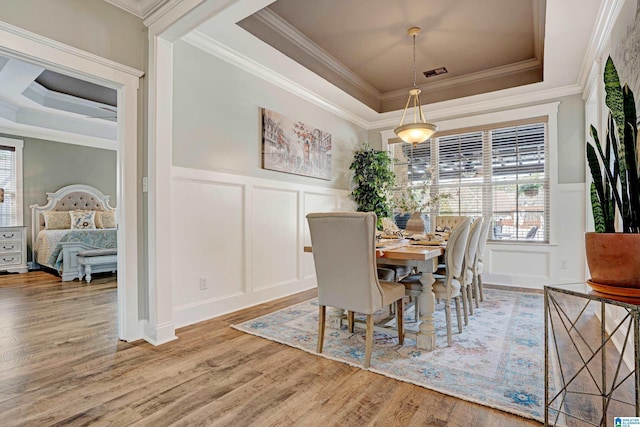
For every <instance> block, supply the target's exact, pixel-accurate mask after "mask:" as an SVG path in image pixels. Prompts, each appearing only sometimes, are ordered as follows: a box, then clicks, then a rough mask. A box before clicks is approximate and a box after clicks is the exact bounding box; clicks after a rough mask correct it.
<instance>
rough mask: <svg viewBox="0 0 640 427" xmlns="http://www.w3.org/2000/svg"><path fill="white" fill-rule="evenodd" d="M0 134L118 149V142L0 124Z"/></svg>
mask: <svg viewBox="0 0 640 427" xmlns="http://www.w3.org/2000/svg"><path fill="white" fill-rule="evenodd" d="M0 133H3V134H6V135H12V136H20V137H23V138H36V139H42V140H44V141H53V142H62V143H65V144H74V145H82V146H84V147H92V148H101V149H103V150H112V151H115V150H117V149H118V142H117V141H112V140H108V139H103V138H95V137H91V136H85V135H76V134H72V133H66V132H59V131H52V130H49V129H47V130H42V129H38V128H29V127H24V128H20V129H17V128H12V127H7V126H2V124H1V123H0Z"/></svg>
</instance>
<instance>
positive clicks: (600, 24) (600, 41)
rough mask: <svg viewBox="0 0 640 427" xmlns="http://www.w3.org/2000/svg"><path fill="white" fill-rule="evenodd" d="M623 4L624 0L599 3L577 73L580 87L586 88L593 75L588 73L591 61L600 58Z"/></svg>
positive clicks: (606, 0)
mask: <svg viewBox="0 0 640 427" xmlns="http://www.w3.org/2000/svg"><path fill="white" fill-rule="evenodd" d="M623 5H624V0H604V1H603V2H602V4H601V5H600V10H599V11H598V17H597V19H596V25H595V27H594V30H593V34H592V35H591V40H590V41H589V46H588V47H587V53H586V54H585V56H584V58H583V60H582V66H581V67H580V73H579V74H578V84H579V85H580V87H582V88H586V87H587V85H588V84H589V82H591V81H592V80H593V79H594V78H595V77H594V76H591V75H590V74H591V73H593V72H594V71H595V72H596V73H597V72H598V70H597V69H596V70H594V68H593V63H594V62H596V61H597V60H598V59H600V56H602V52H603V51H604V48H605V46H606V45H607V43H608V41H609V37H610V35H611V30H612V28H613V25H614V24H615V22H616V19H618V15H620V10H622V6H623Z"/></svg>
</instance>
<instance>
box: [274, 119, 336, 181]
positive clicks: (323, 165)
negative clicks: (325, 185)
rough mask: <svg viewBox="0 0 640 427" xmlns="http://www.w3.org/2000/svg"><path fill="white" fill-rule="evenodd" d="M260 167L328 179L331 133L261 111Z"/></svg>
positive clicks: (329, 176)
mask: <svg viewBox="0 0 640 427" xmlns="http://www.w3.org/2000/svg"><path fill="white" fill-rule="evenodd" d="M262 167H263V168H264V169H269V170H274V171H278V172H286V173H292V174H296V175H303V176H310V177H313V178H320V179H326V180H330V179H331V134H330V133H327V132H323V131H321V130H320V129H317V128H314V127H312V126H309V125H307V124H305V123H302V122H300V121H296V120H292V119H290V118H288V117H285V116H283V115H282V114H279V113H276V112H274V111H271V110H268V109H266V108H263V109H262Z"/></svg>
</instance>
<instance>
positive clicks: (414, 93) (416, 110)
mask: <svg viewBox="0 0 640 427" xmlns="http://www.w3.org/2000/svg"><path fill="white" fill-rule="evenodd" d="M419 32H420V28H419V27H412V28H409V29H408V30H407V34H409V36H411V37H412V38H413V88H412V89H411V90H410V91H409V99H407V105H405V107H404V112H403V113H402V119H401V120H400V125H399V126H398V127H397V128H395V129H394V130H393V131H394V132H395V134H396V135H398V137H399V138H400V139H402V140H403V141H404V142H408V143H411V144H413V145H416V144H419V143H421V142H424V141H426V140H428V139H429V138H431V137H432V136H433V134H434V133H436V131H437V130H438V126H436V125H434V124H432V123H427V120H426V119H425V117H424V114H423V112H422V104H421V103H420V92H421V91H420V89H418V86H417V85H416V35H417V34H418V33H419ZM410 109H413V123H408V124H404V119H405V117H406V116H407V111H409V110H410Z"/></svg>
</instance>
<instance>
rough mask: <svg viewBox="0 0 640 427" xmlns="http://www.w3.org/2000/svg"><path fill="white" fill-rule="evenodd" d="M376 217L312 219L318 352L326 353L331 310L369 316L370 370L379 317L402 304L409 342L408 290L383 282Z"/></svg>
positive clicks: (309, 218)
mask: <svg viewBox="0 0 640 427" xmlns="http://www.w3.org/2000/svg"><path fill="white" fill-rule="evenodd" d="M376 219H377V218H376V214H374V213H372V212H333V213H312V214H309V215H307V221H308V222H309V231H310V232H311V245H312V247H313V260H314V263H315V268H316V278H317V280H318V304H319V318H318V346H317V351H318V353H322V345H323V342H324V327H325V315H326V307H327V306H330V307H335V308H341V309H345V310H348V312H349V315H348V317H349V321H350V322H349V323H350V326H349V327H350V328H351V327H352V326H351V325H352V319H353V313H354V312H358V313H363V314H366V315H367V332H366V341H365V356H364V367H365V368H368V367H369V365H370V362H371V350H372V347H373V313H374V312H375V311H376V310H379V309H381V308H383V307H385V306H387V305H389V304H391V303H393V302H395V303H396V313H397V325H398V342H399V343H400V344H403V342H404V318H403V306H402V299H403V297H404V286H402V285H401V284H398V283H392V282H385V281H380V280H378V276H377V268H376V239H375V231H376Z"/></svg>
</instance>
